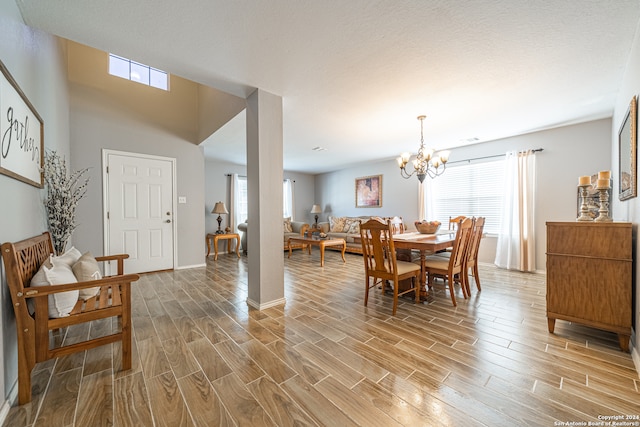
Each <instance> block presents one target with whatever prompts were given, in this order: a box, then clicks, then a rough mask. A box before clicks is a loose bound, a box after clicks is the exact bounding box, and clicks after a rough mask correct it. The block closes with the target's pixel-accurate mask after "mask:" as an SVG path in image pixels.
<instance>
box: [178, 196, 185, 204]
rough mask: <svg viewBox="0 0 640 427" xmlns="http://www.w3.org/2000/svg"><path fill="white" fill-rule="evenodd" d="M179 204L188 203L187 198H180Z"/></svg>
mask: <svg viewBox="0 0 640 427" xmlns="http://www.w3.org/2000/svg"><path fill="white" fill-rule="evenodd" d="M178 203H187V198H186V197H185V196H180V197H178Z"/></svg>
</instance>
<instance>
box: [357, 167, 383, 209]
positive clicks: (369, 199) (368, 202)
mask: <svg viewBox="0 0 640 427" xmlns="http://www.w3.org/2000/svg"><path fill="white" fill-rule="evenodd" d="M380 207H382V175H373V176H364V177H362V178H356V208H380Z"/></svg>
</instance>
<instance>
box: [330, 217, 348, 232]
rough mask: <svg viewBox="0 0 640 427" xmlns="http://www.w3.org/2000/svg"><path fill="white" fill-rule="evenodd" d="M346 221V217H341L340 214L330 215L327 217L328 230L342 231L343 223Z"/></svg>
mask: <svg viewBox="0 0 640 427" xmlns="http://www.w3.org/2000/svg"><path fill="white" fill-rule="evenodd" d="M345 222H346V218H345V217H342V216H338V217H330V218H329V223H330V227H331V228H330V231H331V232H332V233H342V232H343V231H342V230H344V223H345Z"/></svg>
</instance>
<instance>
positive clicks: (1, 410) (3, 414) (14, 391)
mask: <svg viewBox="0 0 640 427" xmlns="http://www.w3.org/2000/svg"><path fill="white" fill-rule="evenodd" d="M6 397H7V400H5V401H4V403H3V404H2V407H0V425H4V422H5V421H6V419H7V415H9V410H10V409H11V406H13V404H14V403H15V402H17V400H18V380H17V379H16V381H15V382H14V383H13V386H12V387H11V390H9V394H7V396H6Z"/></svg>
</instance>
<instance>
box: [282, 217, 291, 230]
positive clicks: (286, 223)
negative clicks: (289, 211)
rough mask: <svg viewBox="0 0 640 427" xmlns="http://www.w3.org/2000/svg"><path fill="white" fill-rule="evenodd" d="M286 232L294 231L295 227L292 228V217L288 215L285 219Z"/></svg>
mask: <svg viewBox="0 0 640 427" xmlns="http://www.w3.org/2000/svg"><path fill="white" fill-rule="evenodd" d="M284 232H285V233H293V228H291V217H287V218H285V219H284Z"/></svg>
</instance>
